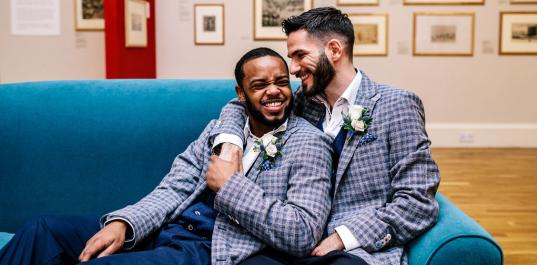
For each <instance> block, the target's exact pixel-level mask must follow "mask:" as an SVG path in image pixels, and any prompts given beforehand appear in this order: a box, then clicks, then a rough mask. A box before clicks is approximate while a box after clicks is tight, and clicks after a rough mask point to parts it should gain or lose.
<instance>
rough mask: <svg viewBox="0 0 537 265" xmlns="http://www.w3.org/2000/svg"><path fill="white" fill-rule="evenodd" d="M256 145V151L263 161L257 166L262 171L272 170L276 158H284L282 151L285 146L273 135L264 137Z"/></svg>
mask: <svg viewBox="0 0 537 265" xmlns="http://www.w3.org/2000/svg"><path fill="white" fill-rule="evenodd" d="M254 144H255V145H254V151H255V152H260V153H261V154H260V155H261V157H262V159H263V161H261V163H260V164H259V165H257V168H258V169H260V170H261V171H265V170H269V169H271V168H272V167H273V166H274V161H275V160H276V158H278V157H280V156H282V153H281V149H282V146H283V144H282V142H281V141H280V139H278V138H277V137H275V136H273V135H271V134H266V135H264V136H263V137H262V138H261V140H256V141H255V142H254Z"/></svg>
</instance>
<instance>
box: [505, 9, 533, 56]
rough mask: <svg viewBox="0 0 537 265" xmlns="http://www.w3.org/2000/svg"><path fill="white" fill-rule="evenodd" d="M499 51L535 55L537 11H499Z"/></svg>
mask: <svg viewBox="0 0 537 265" xmlns="http://www.w3.org/2000/svg"><path fill="white" fill-rule="evenodd" d="M499 52H500V54H512V55H517V54H520V55H537V11H520V12H517V11H512V12H500V49H499Z"/></svg>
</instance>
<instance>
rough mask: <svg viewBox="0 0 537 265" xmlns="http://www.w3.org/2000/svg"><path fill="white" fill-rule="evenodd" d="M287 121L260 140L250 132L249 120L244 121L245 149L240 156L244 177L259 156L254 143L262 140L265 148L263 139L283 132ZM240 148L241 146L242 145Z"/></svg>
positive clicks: (265, 142)
mask: <svg viewBox="0 0 537 265" xmlns="http://www.w3.org/2000/svg"><path fill="white" fill-rule="evenodd" d="M287 121H288V120H285V122H284V123H283V124H282V125H280V127H278V128H277V129H275V130H272V131H270V132H268V133H266V134H264V135H263V136H262V137H261V138H259V137H257V136H255V135H254V134H253V133H252V132H251V131H250V121H249V119H246V126H244V137H245V138H246V147H245V148H244V153H243V155H242V168H243V169H244V175H246V173H247V172H248V171H250V168H252V166H253V164H254V162H255V160H256V159H257V156H259V149H258V148H254V147H255V141H258V140H261V139H262V140H263V145H265V146H267V144H268V142H267V140H265V139H270V138H271V137H267V136H269V135H272V136H274V134H276V133H278V132H283V131H285V130H287ZM213 146H216V145H213ZM240 146H242V144H241V145H240Z"/></svg>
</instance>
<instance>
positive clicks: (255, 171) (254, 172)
mask: <svg viewBox="0 0 537 265" xmlns="http://www.w3.org/2000/svg"><path fill="white" fill-rule="evenodd" d="M297 122H298V121H297V118H296V116H295V115H294V114H291V115H290V116H289V120H288V122H287V129H286V130H285V131H284V132H282V133H279V134H276V135H275V136H276V137H278V138H280V137H281V141H282V146H284V145H285V143H286V142H287V140H289V137H290V136H291V135H292V134H293V133H294V132H295V131H296V130H297V129H298V127H297ZM284 156H285V153H282V156H281V157H278V158H276V159H286V158H284ZM262 161H263V156H261V155H260V154H259V155H257V158H256V160H255V162H254V163H253V164H252V167H251V168H250V170H249V171H248V173H247V174H246V177H247V178H249V179H250V180H252V181H253V182H255V181H256V180H257V177H258V176H259V174H260V173H261V172H262V171H261V170H260V169H259V164H261V162H262Z"/></svg>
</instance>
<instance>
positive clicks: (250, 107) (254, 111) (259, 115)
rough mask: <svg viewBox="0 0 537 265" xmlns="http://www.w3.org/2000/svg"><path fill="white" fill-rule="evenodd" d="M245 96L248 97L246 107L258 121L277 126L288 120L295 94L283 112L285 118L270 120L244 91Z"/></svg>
mask: <svg viewBox="0 0 537 265" xmlns="http://www.w3.org/2000/svg"><path fill="white" fill-rule="evenodd" d="M244 97H245V98H246V108H247V110H248V113H250V115H252V117H253V118H254V119H255V120H256V121H259V122H261V123H263V124H265V125H267V126H273V127H275V128H277V127H279V126H280V125H282V124H283V123H284V122H285V120H287V118H289V115H290V114H291V111H292V110H293V100H294V98H293V95H292V94H291V101H290V102H289V105H287V106H286V107H285V110H284V114H283V118H282V119H281V120H272V121H271V120H268V119H267V118H265V116H264V115H263V113H261V111H259V110H257V109H256V108H255V107H254V105H253V104H252V103H250V99H249V98H248V96H247V95H246V93H244Z"/></svg>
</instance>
